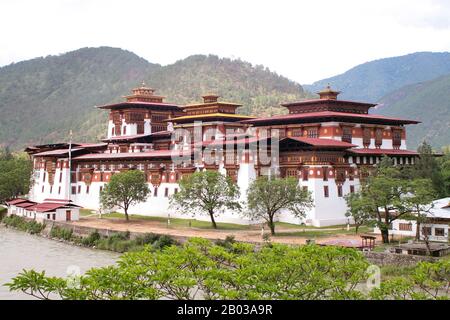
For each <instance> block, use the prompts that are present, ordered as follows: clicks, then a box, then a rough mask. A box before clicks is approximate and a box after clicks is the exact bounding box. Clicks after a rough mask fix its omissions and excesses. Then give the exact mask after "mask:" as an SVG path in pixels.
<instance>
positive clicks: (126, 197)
mask: <svg viewBox="0 0 450 320" xmlns="http://www.w3.org/2000/svg"><path fill="white" fill-rule="evenodd" d="M149 192H150V190H149V188H148V185H147V182H146V180H145V175H144V173H143V172H142V171H139V170H129V171H125V172H121V173H117V174H114V175H113V176H112V177H111V180H110V181H109V183H108V184H107V185H106V186H105V188H103V191H102V192H101V194H100V201H101V204H102V206H103V208H105V209H110V208H113V207H115V206H118V207H120V208H122V209H123V210H124V213H125V218H126V220H127V221H128V220H129V217H128V209H129V208H130V206H132V205H135V204H137V203H139V202H143V201H145V200H146V199H147V197H148V194H149Z"/></svg>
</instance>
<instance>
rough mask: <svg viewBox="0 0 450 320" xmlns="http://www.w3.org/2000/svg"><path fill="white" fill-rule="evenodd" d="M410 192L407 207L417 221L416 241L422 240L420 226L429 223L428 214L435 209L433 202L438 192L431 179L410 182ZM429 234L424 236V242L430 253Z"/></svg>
mask: <svg viewBox="0 0 450 320" xmlns="http://www.w3.org/2000/svg"><path fill="white" fill-rule="evenodd" d="M407 188H408V189H409V192H408V194H407V196H406V201H407V207H409V208H410V209H411V211H412V212H411V213H412V215H413V216H414V217H415V220H416V221H417V229H416V239H417V240H419V239H420V225H421V224H422V223H424V222H426V221H427V213H429V212H430V210H431V209H432V208H433V200H434V199H435V197H436V191H435V190H434V188H433V182H432V181H431V180H430V179H414V180H410V181H408V185H407ZM428 236H429V235H428V234H424V240H425V243H426V245H427V248H428V252H429V249H430V248H429V240H428Z"/></svg>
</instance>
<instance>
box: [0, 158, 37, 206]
mask: <svg viewBox="0 0 450 320" xmlns="http://www.w3.org/2000/svg"><path fill="white" fill-rule="evenodd" d="M31 172H32V163H31V161H30V160H29V159H28V156H27V155H26V154H11V153H10V152H9V151H8V150H7V149H4V150H0V203H1V202H4V201H5V200H8V199H11V198H16V197H18V196H21V195H25V194H27V193H28V191H29V189H30V183H31V181H32V179H31Z"/></svg>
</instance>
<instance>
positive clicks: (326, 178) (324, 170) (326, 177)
mask: <svg viewBox="0 0 450 320" xmlns="http://www.w3.org/2000/svg"><path fill="white" fill-rule="evenodd" d="M322 176H323V181H328V170H327V168H322Z"/></svg>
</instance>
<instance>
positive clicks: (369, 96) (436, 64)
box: [303, 52, 450, 102]
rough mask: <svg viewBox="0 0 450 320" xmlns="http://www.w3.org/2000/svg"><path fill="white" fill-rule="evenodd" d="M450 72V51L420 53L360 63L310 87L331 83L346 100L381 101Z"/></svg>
mask: <svg viewBox="0 0 450 320" xmlns="http://www.w3.org/2000/svg"><path fill="white" fill-rule="evenodd" d="M449 73H450V53H449V52H443V53H433V52H417V53H412V54H408V55H405V56H400V57H393V58H385V59H380V60H375V61H371V62H367V63H364V64H361V65H358V66H356V67H354V68H352V69H350V70H348V71H347V72H345V73H343V74H340V75H337V76H334V77H331V78H327V79H323V80H320V81H317V82H315V83H313V84H312V85H304V86H303V87H304V88H305V89H306V90H309V91H311V92H317V91H319V90H320V89H322V88H324V87H325V86H326V85H327V84H331V86H332V87H333V88H336V89H338V90H341V91H342V94H341V95H340V96H339V97H340V98H342V99H349V100H356V101H367V102H377V101H378V100H379V99H381V98H382V97H383V96H385V95H387V94H389V93H390V92H392V91H394V90H396V89H399V88H401V87H403V86H405V85H409V84H414V83H418V82H423V81H428V80H432V79H435V78H437V77H439V76H442V75H445V74H449Z"/></svg>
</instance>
